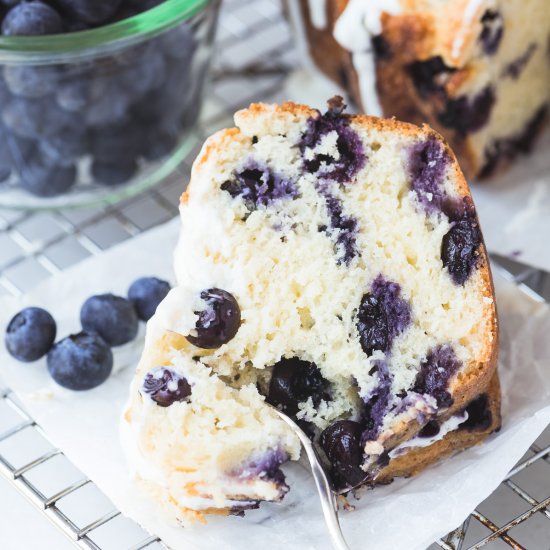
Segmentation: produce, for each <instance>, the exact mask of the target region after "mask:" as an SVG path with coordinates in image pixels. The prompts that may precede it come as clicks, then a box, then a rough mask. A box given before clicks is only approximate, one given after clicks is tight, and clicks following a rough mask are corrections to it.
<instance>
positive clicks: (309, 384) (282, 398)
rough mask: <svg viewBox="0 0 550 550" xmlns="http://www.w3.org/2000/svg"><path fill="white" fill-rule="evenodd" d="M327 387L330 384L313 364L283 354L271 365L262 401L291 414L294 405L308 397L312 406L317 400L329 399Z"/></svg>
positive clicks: (296, 409)
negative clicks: (269, 376)
mask: <svg viewBox="0 0 550 550" xmlns="http://www.w3.org/2000/svg"><path fill="white" fill-rule="evenodd" d="M329 387H330V383H329V382H328V380H326V379H325V378H324V377H323V375H322V374H321V371H320V370H319V368H318V367H317V366H316V365H315V363H310V362H309V361H303V360H302V359H298V357H291V358H286V357H283V358H282V359H281V360H280V361H278V362H277V363H275V365H273V371H272V374H271V381H270V383H269V392H268V394H267V397H266V401H267V402H268V403H270V404H271V405H274V406H275V407H279V408H280V409H281V410H282V411H283V412H284V413H286V414H288V415H291V416H294V415H296V413H297V412H298V410H299V407H298V405H299V404H300V403H304V402H306V401H307V400H308V399H309V398H311V400H312V402H313V406H314V407H317V406H318V405H319V403H320V402H321V401H330V393H329Z"/></svg>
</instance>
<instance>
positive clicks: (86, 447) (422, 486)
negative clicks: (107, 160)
mask: <svg viewBox="0 0 550 550" xmlns="http://www.w3.org/2000/svg"><path fill="white" fill-rule="evenodd" d="M177 231H178V222H177V220H174V221H172V222H170V223H169V224H167V225H165V226H161V227H159V228H157V229H154V230H152V231H150V232H148V233H146V234H143V235H141V236H139V237H136V238H134V239H132V240H131V241H129V242H126V243H123V244H121V245H119V246H117V247H115V248H113V249H111V250H109V251H108V252H106V253H104V254H102V255H100V256H97V257H93V258H90V259H88V260H85V261H84V262H82V263H81V264H78V265H77V266H75V267H73V268H71V269H69V270H67V271H65V272H63V273H61V274H60V275H58V276H56V277H54V278H52V279H50V280H48V281H47V282H45V283H44V284H42V285H41V286H39V287H38V288H36V289H35V290H34V291H33V292H32V293H30V294H29V295H28V296H25V297H24V299H22V300H14V299H7V300H3V301H1V302H0V312H1V321H2V326H0V330H1V331H2V333H3V331H4V325H5V324H6V323H7V321H8V320H9V318H10V317H11V314H12V313H14V312H15V311H17V310H18V309H19V308H21V307H22V306H23V305H31V304H32V305H40V306H43V307H46V308H47V309H48V310H50V311H51V312H52V313H53V314H54V316H55V318H56V319H57V321H58V324H59V336H60V337H62V336H64V335H66V334H68V333H70V332H75V331H77V330H79V326H78V312H79V308H80V305H81V304H82V302H83V301H84V300H85V299H86V298H87V297H88V296H90V295H91V294H93V293H97V292H106V291H113V292H116V293H125V291H126V289H127V288H128V286H129V284H130V283H131V282H132V281H133V280H134V279H135V278H136V277H138V276H142V275H157V276H161V277H166V278H169V279H171V278H172V268H171V263H172V262H171V259H172V251H173V249H174V245H175V241H176V237H177ZM496 283H497V298H498V299H497V301H498V306H499V311H500V320H501V330H502V332H501V343H502V350H501V362H500V374H501V380H502V386H503V394H504V399H503V428H502V430H501V432H500V433H499V434H498V435H495V436H492V437H491V438H490V440H489V441H488V442H487V443H486V444H484V445H482V446H479V447H476V448H474V449H470V450H468V451H465V452H463V453H460V454H459V455H457V456H455V457H453V458H452V459H449V460H447V461H445V462H444V463H443V464H440V465H438V466H435V467H432V468H430V469H429V470H428V471H426V472H424V473H422V474H421V475H419V476H417V477H416V478H414V479H409V480H400V481H397V482H395V483H393V484H391V485H389V486H387V487H383V488H379V489H376V490H375V491H370V492H367V493H366V494H365V495H364V496H363V498H362V499H361V500H360V501H359V502H356V503H355V504H356V505H357V509H356V511H354V512H343V513H342V523H343V528H344V531H345V533H346V536H347V538H348V541H349V542H350V545H351V547H352V548H368V549H369V550H376V549H379V550H387V549H388V548H407V549H409V550H415V549H418V550H421V549H424V548H426V547H427V546H428V545H429V544H430V543H431V542H432V541H433V540H434V539H435V538H437V537H439V536H442V535H443V534H445V533H447V532H448V531H450V530H451V529H453V528H455V527H456V526H457V525H458V524H459V523H460V522H461V521H462V520H464V519H465V518H466V516H467V515H468V514H469V512H470V511H471V510H472V509H473V508H474V507H475V506H476V505H477V504H478V503H479V502H481V501H482V500H483V499H484V498H486V497H487V496H488V495H489V494H490V493H491V492H492V491H493V490H494V489H495V488H496V487H497V486H498V484H499V483H500V481H501V480H502V479H503V478H504V476H505V475H506V473H507V472H508V471H509V470H510V469H511V468H512V467H513V465H514V464H515V462H516V461H517V460H518V459H519V458H520V457H521V456H522V455H523V453H524V452H525V451H526V450H527V448H528V446H529V445H530V443H532V442H533V441H534V440H535V439H536V437H537V436H538V435H539V434H540V433H541V432H542V430H543V429H544V428H545V427H546V426H547V424H548V423H549V422H550V339H549V338H548V334H550V312H549V308H548V307H547V306H546V305H545V304H542V303H536V302H534V301H533V300H532V299H531V298H528V297H527V296H526V295H524V294H522V293H521V292H520V291H519V290H518V289H517V288H516V287H515V286H513V285H511V284H510V283H506V282H504V281H503V280H502V279H500V278H499V277H498V276H496ZM141 344H142V340H139V341H136V342H135V343H134V344H133V345H131V346H128V347H127V348H126V349H123V350H120V351H118V352H117V354H116V363H117V365H116V366H117V370H116V372H115V374H113V375H112V376H111V378H110V379H109V380H108V381H107V382H106V383H105V384H104V385H102V386H100V387H99V388H96V389H94V390H91V391H89V392H70V391H68V390H64V389H62V388H60V387H58V386H56V385H55V384H54V383H53V382H52V381H51V380H50V379H49V376H48V374H47V371H46V365H45V361H39V362H36V363H34V364H30V365H29V364H21V363H18V362H16V361H14V360H12V359H11V358H10V357H9V356H8V355H7V353H6V352H5V351H4V349H3V346H1V348H2V350H1V351H0V365H1V367H0V375H1V376H2V377H3V378H5V381H6V382H7V384H8V385H9V386H10V387H11V388H12V389H13V390H15V391H16V392H17V393H18V395H19V396H20V397H21V399H22V400H23V402H24V404H25V406H26V407H27V408H28V410H29V412H30V413H31V414H32V415H33V417H34V418H35V419H36V420H37V421H38V423H39V424H41V425H42V427H43V428H44V429H45V430H46V433H47V434H48V435H49V437H50V438H51V440H52V441H53V443H54V444H55V445H57V446H59V447H60V448H61V449H63V450H64V451H65V453H66V454H67V456H68V457H69V458H70V459H71V460H72V461H73V462H74V463H75V464H76V465H77V466H78V467H79V468H80V469H82V470H83V471H84V472H85V473H86V474H87V475H88V476H89V477H90V478H91V479H92V480H93V481H94V482H95V483H96V484H97V485H98V486H99V487H100V488H101V489H102V490H103V491H104V492H105V493H106V494H107V495H108V496H109V497H110V498H111V499H112V501H113V502H114V504H115V505H116V506H118V507H119V508H120V510H121V511H122V512H123V513H125V514H127V515H129V516H131V517H132V518H134V519H136V520H137V521H138V522H140V523H141V524H142V525H143V526H144V527H145V528H147V529H148V530H149V531H150V532H152V533H155V534H157V535H159V536H160V537H161V538H162V539H163V540H164V541H165V542H166V543H167V544H168V545H169V546H171V547H173V548H174V549H185V550H189V549H193V548H197V549H201V550H210V549H212V550H214V549H216V550H219V549H220V548H224V549H233V548H234V549H243V548H262V549H263V550H269V549H280V548H288V549H290V548H296V549H300V550H302V549H315V550H319V549H324V548H330V543H329V541H328V537H327V535H326V532H325V528H324V525H323V520H322V515H321V511H320V507H319V505H318V501H317V495H316V493H315V490H314V484H313V481H312V479H311V478H310V476H309V473H308V471H307V469H306V468H305V467H304V466H303V465H301V464H293V465H290V466H288V467H286V469H285V471H286V472H287V475H288V479H289V483H290V485H291V488H292V489H291V491H290V492H289V494H288V495H287V496H286V498H285V500H284V502H283V503H282V504H266V505H263V506H262V508H261V509H260V510H255V511H251V512H248V513H247V516H246V518H244V519H242V518H236V517H229V518H214V519H212V520H210V521H209V523H208V525H207V526H206V527H205V526H200V525H199V526H197V527H194V528H188V529H183V528H175V527H170V526H167V525H165V524H163V522H162V520H160V519H159V518H157V517H156V515H155V513H154V510H153V509H152V507H151V504H150V502H148V500H147V499H145V498H144V497H143V496H142V495H141V494H140V493H139V491H137V490H136V488H135V486H134V485H133V483H132V481H131V480H130V479H129V478H128V470H127V468H126V465H125V461H124V457H123V452H122V450H121V448H120V445H119V440H118V424H119V418H120V414H121V410H122V408H123V405H124V402H125V400H126V396H127V391H128V384H129V381H130V379H131V377H132V374H133V365H134V364H135V362H136V361H137V359H138V356H139V351H140V347H141Z"/></svg>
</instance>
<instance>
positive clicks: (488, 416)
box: [460, 393, 493, 432]
mask: <svg viewBox="0 0 550 550" xmlns="http://www.w3.org/2000/svg"><path fill="white" fill-rule="evenodd" d="M465 411H466V412H467V413H468V418H467V419H466V420H465V421H464V422H462V424H460V429H461V430H468V431H470V432H471V431H480V432H483V431H485V430H488V429H489V428H490V427H491V424H492V423H493V413H492V412H491V407H490V405H489V397H488V396H487V394H486V393H483V394H481V395H480V396H479V397H477V398H476V399H474V400H473V401H472V402H470V403H469V404H468V406H467V407H466V409H465Z"/></svg>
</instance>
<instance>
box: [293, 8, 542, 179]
mask: <svg viewBox="0 0 550 550" xmlns="http://www.w3.org/2000/svg"><path fill="white" fill-rule="evenodd" d="M288 2H289V3H290V2H299V3H300V6H296V5H292V7H293V8H294V9H292V10H290V11H291V13H293V14H294V16H295V19H296V24H295V27H296V29H297V30H298V32H299V33H304V31H305V37H306V40H305V41H304V40H301V42H305V43H306V46H305V49H307V48H308V46H307V44H309V52H310V53H311V57H312V58H313V60H314V61H315V63H316V65H317V66H318V67H320V68H321V69H322V70H323V71H324V72H325V73H326V74H327V75H328V76H329V77H331V78H332V79H333V80H335V81H337V82H339V83H340V84H341V85H342V86H343V87H344V88H345V89H346V90H348V92H349V93H350V95H351V97H353V98H354V101H355V103H356V104H357V105H359V106H360V107H361V108H362V109H363V110H364V112H366V113H367V114H370V115H375V116H381V115H382V114H384V115H386V116H396V117H397V118H398V119H400V120H407V121H409V122H414V123H417V124H420V123H423V122H427V123H428V124H430V125H431V126H432V127H433V128H435V129H436V130H438V131H439V132H441V133H442V134H443V136H445V138H446V139H447V140H448V142H449V143H450V145H451V147H452V148H453V150H454V151H455V153H456V154H457V156H458V158H459V160H460V164H461V166H462V168H463V170H464V171H465V173H466V175H467V176H468V177H473V176H477V177H486V176H489V175H492V174H493V173H495V172H496V171H497V170H499V169H501V168H503V167H504V166H505V165H506V164H508V163H509V161H510V160H512V159H513V158H514V157H515V156H517V155H518V154H519V153H524V152H528V151H529V150H530V149H531V147H532V145H533V143H534V141H535V138H536V136H537V134H538V133H540V130H541V129H542V127H543V126H544V122H545V120H546V119H547V115H548V110H549V104H550V5H549V3H548V0H527V1H525V0H384V1H380V0H288ZM303 36H304V34H301V37H303ZM306 55H307V54H306Z"/></svg>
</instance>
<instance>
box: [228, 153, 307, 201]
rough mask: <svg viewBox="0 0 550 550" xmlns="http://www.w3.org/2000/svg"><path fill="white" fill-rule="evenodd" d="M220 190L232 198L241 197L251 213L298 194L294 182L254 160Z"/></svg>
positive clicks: (237, 171)
mask: <svg viewBox="0 0 550 550" xmlns="http://www.w3.org/2000/svg"><path fill="white" fill-rule="evenodd" d="M221 188H222V190H223V191H226V192H227V193H229V194H230V195H231V196H232V197H233V198H237V197H241V198H242V200H243V202H244V204H245V205H246V207H247V208H248V210H250V211H251V212H252V211H254V210H257V209H258V208H260V207H267V206H270V205H271V204H273V203H274V202H277V201H282V200H291V199H295V198H296V197H298V194H299V193H298V188H297V187H296V183H295V182H293V181H292V180H290V179H289V178H286V177H283V176H282V175H280V174H277V173H276V172H274V171H273V170H272V169H271V168H270V167H269V166H267V165H266V164H262V163H260V162H258V161H257V160H254V159H250V160H249V161H248V162H247V163H246V164H245V166H244V167H243V168H242V169H241V170H236V171H235V172H234V173H233V176H232V177H231V179H229V180H227V181H225V182H224V183H222V185H221Z"/></svg>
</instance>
